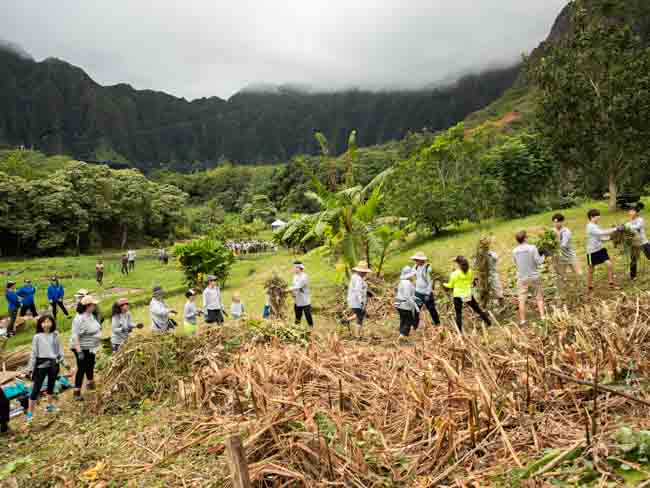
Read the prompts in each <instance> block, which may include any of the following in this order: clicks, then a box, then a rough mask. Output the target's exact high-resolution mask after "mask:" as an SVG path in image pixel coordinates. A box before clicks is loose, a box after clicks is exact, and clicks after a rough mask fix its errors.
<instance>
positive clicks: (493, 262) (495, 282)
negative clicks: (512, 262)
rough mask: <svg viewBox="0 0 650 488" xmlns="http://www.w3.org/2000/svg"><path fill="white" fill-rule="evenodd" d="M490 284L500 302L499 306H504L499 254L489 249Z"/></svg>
mask: <svg viewBox="0 0 650 488" xmlns="http://www.w3.org/2000/svg"><path fill="white" fill-rule="evenodd" d="M487 263H488V286H489V287H490V292H491V294H492V296H493V297H494V298H496V299H497V302H499V306H501V307H502V306H503V304H504V302H505V299H504V297H503V285H502V284H501V277H500V276H499V269H498V267H499V255H498V254H497V253H496V252H495V251H488V253H487Z"/></svg>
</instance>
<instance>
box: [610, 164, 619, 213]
mask: <svg viewBox="0 0 650 488" xmlns="http://www.w3.org/2000/svg"><path fill="white" fill-rule="evenodd" d="M617 198H618V184H617V182H616V173H615V172H614V171H612V170H610V171H609V210H610V211H611V212H615V211H616V208H617V204H616V199H617Z"/></svg>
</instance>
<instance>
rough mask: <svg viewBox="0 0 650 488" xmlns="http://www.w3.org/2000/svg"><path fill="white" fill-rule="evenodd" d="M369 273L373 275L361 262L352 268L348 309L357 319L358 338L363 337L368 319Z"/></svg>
mask: <svg viewBox="0 0 650 488" xmlns="http://www.w3.org/2000/svg"><path fill="white" fill-rule="evenodd" d="M368 273H371V270H370V268H368V263H367V262H365V261H361V262H360V263H359V264H358V265H357V266H356V267H354V268H352V276H351V277H350V284H349V285H348V307H349V308H350V310H352V312H353V313H354V315H355V318H356V322H357V323H356V326H355V331H354V332H355V333H354V335H356V336H357V337H361V335H362V329H363V321H364V319H365V318H366V308H367V306H368V283H366V276H367V275H368Z"/></svg>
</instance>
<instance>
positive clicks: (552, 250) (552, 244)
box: [535, 229, 560, 257]
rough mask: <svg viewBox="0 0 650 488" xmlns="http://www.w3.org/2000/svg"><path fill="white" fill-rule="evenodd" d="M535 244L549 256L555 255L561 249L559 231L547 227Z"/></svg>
mask: <svg viewBox="0 0 650 488" xmlns="http://www.w3.org/2000/svg"><path fill="white" fill-rule="evenodd" d="M535 246H537V249H538V250H539V252H540V254H542V255H544V256H547V257H553V256H555V255H556V254H557V253H558V251H559V250H560V241H559V240H558V237H557V233H556V232H555V231H554V230H553V229H546V230H545V231H544V233H543V234H541V235H540V236H539V237H538V238H537V240H536V241H535Z"/></svg>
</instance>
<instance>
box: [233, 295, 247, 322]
mask: <svg viewBox="0 0 650 488" xmlns="http://www.w3.org/2000/svg"><path fill="white" fill-rule="evenodd" d="M245 313H246V311H245V309H244V304H243V303H242V301H241V295H240V294H239V292H238V291H236V292H235V293H233V294H232V303H231V304H230V316H231V317H232V318H233V320H239V319H241V318H242V317H243V316H244V314H245Z"/></svg>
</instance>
